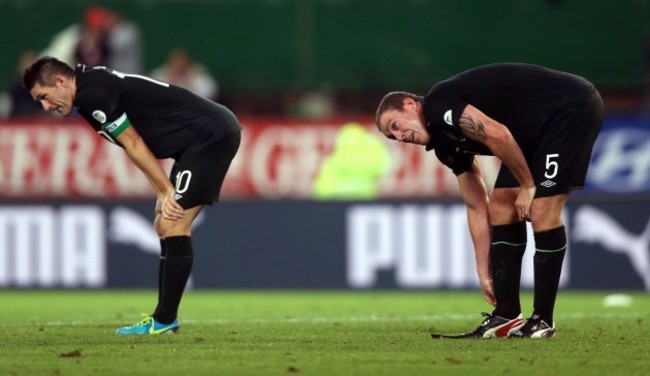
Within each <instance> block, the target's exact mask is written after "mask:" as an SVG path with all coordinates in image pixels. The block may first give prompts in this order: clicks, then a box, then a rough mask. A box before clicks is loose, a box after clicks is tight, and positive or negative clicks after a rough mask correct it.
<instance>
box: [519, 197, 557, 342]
mask: <svg viewBox="0 0 650 376" xmlns="http://www.w3.org/2000/svg"><path fill="white" fill-rule="evenodd" d="M567 198H568V195H567V194H558V195H554V196H550V197H538V198H536V199H535V200H533V204H532V207H531V215H530V217H531V223H532V225H533V231H534V234H535V255H534V258H533V260H534V268H535V272H534V273H535V276H534V279H535V293H534V294H535V295H534V303H533V308H534V310H533V314H532V316H531V318H530V319H528V321H527V322H526V325H525V326H524V327H523V328H521V330H520V331H519V332H518V333H517V334H516V335H517V336H522V337H552V336H553V335H554V334H555V324H554V320H553V312H554V309H555V301H556V299H557V292H558V287H559V285H560V275H561V273H562V262H563V261H564V256H565V254H566V246H567V237H566V231H565V228H564V223H563V221H562V209H563V208H564V205H565V203H566V200H567Z"/></svg>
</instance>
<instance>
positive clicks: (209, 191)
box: [169, 132, 241, 209]
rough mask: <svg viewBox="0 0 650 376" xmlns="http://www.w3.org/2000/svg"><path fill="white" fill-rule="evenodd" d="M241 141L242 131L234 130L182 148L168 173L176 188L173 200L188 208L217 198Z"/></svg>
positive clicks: (215, 200) (209, 203)
mask: <svg viewBox="0 0 650 376" xmlns="http://www.w3.org/2000/svg"><path fill="white" fill-rule="evenodd" d="M240 142H241V133H240V132H237V133H233V134H230V135H228V136H226V137H225V138H222V139H220V140H217V141H209V142H206V143H202V144H198V145H195V146H192V147H190V148H188V149H187V150H185V151H184V152H183V153H182V154H181V156H180V157H178V158H177V159H176V163H174V166H173V167H172V170H171V173H170V175H169V180H171V182H172V185H174V187H175V189H176V195H175V198H176V202H178V203H179V204H180V205H181V206H182V207H183V208H184V209H189V208H193V207H195V206H197V205H206V204H208V205H211V204H212V203H213V202H217V201H219V192H221V186H222V185H223V181H224V179H225V178H226V173H227V172H228V168H229V167H230V162H232V160H233V158H234V157H235V154H237V150H238V149H239V144H240Z"/></svg>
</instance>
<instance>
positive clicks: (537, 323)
mask: <svg viewBox="0 0 650 376" xmlns="http://www.w3.org/2000/svg"><path fill="white" fill-rule="evenodd" d="M553 336H555V323H553V326H550V325H548V324H547V323H546V321H544V320H542V319H541V318H540V317H539V316H538V315H533V317H531V318H529V319H528V320H527V321H526V324H524V326H522V327H521V328H520V329H519V330H517V331H515V332H514V333H512V334H510V336H509V337H510V338H551V337H553Z"/></svg>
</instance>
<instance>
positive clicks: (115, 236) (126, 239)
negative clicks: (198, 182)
mask: <svg viewBox="0 0 650 376" xmlns="http://www.w3.org/2000/svg"><path fill="white" fill-rule="evenodd" d="M204 219H205V214H204V213H203V212H201V213H199V215H198V216H197V217H196V218H195V219H194V222H193V223H192V228H195V227H196V226H198V225H200V224H201V223H203V221H204ZM109 223H110V226H109V234H108V237H109V239H110V241H112V242H116V243H122V244H127V245H134V246H136V247H137V248H139V249H141V250H142V251H144V252H146V253H151V254H154V255H160V240H159V238H158V234H156V231H155V230H154V228H153V223H152V221H151V220H150V219H148V218H145V217H144V216H142V215H141V214H140V213H138V212H136V211H134V210H131V209H129V208H126V207H123V206H118V207H116V208H115V209H113V210H112V211H111V214H110V216H109ZM192 285H193V283H192V279H191V278H190V280H189V281H187V287H186V288H188V289H189V288H191V287H192Z"/></svg>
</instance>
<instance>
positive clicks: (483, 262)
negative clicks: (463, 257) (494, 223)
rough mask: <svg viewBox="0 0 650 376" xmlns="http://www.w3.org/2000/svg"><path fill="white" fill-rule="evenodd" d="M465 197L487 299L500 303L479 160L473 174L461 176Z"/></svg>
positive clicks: (485, 195) (462, 190) (493, 303)
mask: <svg viewBox="0 0 650 376" xmlns="http://www.w3.org/2000/svg"><path fill="white" fill-rule="evenodd" d="M458 186H459V188H460V192H461V196H462V198H463V200H464V201H465V204H466V205H467V222H468V224H469V232H470V235H471V236H472V242H473V243H474V252H475V256H476V270H477V272H478V278H479V282H480V284H481V289H482V290H483V296H484V298H485V300H486V301H487V302H488V303H490V304H492V305H495V304H496V300H495V298H494V293H493V291H492V279H491V275H490V265H489V256H490V243H491V236H490V234H491V225H490V215H489V211H488V194H487V188H486V187H485V182H484V180H483V176H482V174H481V169H480V166H479V164H478V161H477V159H476V158H474V162H473V163H472V167H471V169H470V170H469V171H467V172H464V173H462V174H460V175H458Z"/></svg>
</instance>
